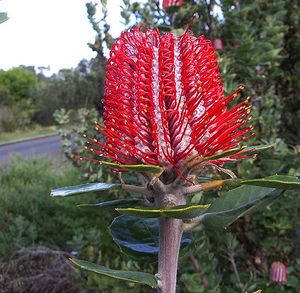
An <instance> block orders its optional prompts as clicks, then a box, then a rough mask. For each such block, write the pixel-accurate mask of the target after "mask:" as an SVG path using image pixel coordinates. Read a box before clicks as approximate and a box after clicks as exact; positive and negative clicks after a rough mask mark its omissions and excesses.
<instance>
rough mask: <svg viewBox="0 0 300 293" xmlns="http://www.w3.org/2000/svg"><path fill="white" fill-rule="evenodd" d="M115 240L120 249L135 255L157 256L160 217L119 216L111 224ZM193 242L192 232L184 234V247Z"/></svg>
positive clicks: (182, 243)
mask: <svg viewBox="0 0 300 293" xmlns="http://www.w3.org/2000/svg"><path fill="white" fill-rule="evenodd" d="M110 232H111V234H112V237H113V240H114V241H115V242H116V243H117V244H118V246H119V247H120V249H121V250H122V251H123V252H124V253H126V254H128V255H131V256H134V257H157V255H158V243H159V238H158V237H159V224H158V219H140V218H136V217H133V216H127V215H125V216H119V217H117V218H115V219H114V221H113V222H112V224H111V226H110ZM191 242H192V239H191V236H190V234H186V233H185V234H184V235H183V237H182V240H181V246H182V248H184V247H186V246H187V245H188V244H190V243H191Z"/></svg>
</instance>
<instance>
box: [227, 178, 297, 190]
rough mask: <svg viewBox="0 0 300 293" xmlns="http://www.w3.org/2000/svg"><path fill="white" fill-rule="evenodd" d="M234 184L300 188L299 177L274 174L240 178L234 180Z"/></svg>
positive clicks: (286, 188) (285, 188)
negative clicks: (264, 176)
mask: <svg viewBox="0 0 300 293" xmlns="http://www.w3.org/2000/svg"><path fill="white" fill-rule="evenodd" d="M233 184H237V185H255V186H263V187H270V188H279V189H284V190H288V189H300V180H299V179H298V178H297V177H293V176H285V175H274V176H270V177H266V178H260V179H238V180H233Z"/></svg>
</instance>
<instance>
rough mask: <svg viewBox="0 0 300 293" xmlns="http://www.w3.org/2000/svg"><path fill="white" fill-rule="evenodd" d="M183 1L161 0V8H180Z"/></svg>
mask: <svg viewBox="0 0 300 293" xmlns="http://www.w3.org/2000/svg"><path fill="white" fill-rule="evenodd" d="M182 2H183V0H163V3H162V6H163V8H166V7H169V6H181V5H182Z"/></svg>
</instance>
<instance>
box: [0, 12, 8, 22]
mask: <svg viewBox="0 0 300 293" xmlns="http://www.w3.org/2000/svg"><path fill="white" fill-rule="evenodd" d="M7 20H8V17H7V13H6V12H0V23H2V22H4V21H7Z"/></svg>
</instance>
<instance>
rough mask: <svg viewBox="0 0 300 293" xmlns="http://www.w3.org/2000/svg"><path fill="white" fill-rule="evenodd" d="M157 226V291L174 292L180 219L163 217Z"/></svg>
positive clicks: (179, 238)
mask: <svg viewBox="0 0 300 293" xmlns="http://www.w3.org/2000/svg"><path fill="white" fill-rule="evenodd" d="M159 227H160V229H159V256H158V277H159V278H160V282H161V286H160V289H159V290H158V292H159V293H175V292H176V279H177V265H178V255H179V250H180V241H181V237H182V232H183V227H182V220H178V219H172V218H165V217H163V218H160V220H159Z"/></svg>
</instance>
